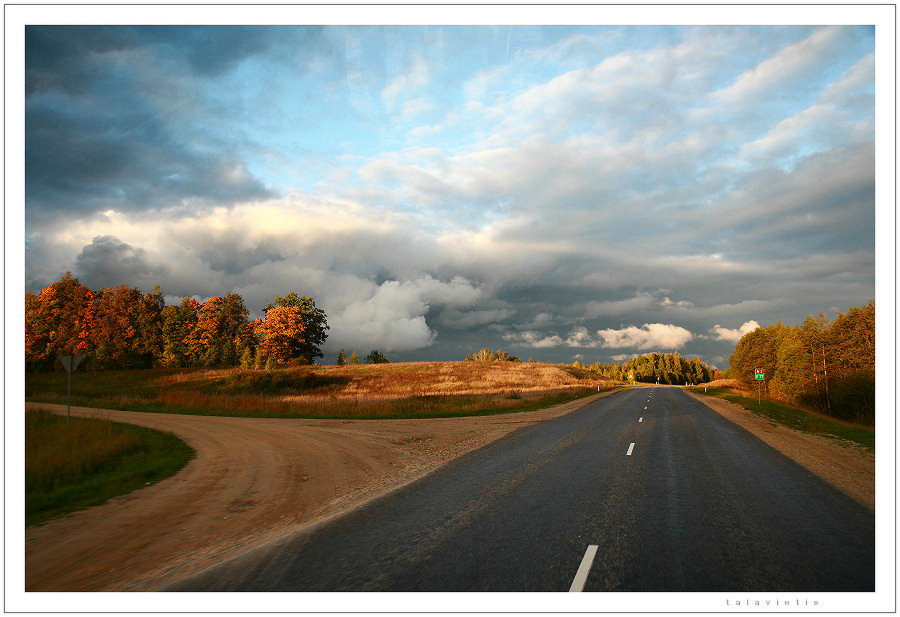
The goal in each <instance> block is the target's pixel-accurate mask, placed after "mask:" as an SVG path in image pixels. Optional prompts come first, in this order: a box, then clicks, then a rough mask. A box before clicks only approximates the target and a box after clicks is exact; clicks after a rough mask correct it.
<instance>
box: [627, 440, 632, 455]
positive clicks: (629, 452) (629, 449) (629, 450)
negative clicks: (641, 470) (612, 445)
mask: <svg viewBox="0 0 900 617" xmlns="http://www.w3.org/2000/svg"><path fill="white" fill-rule="evenodd" d="M633 451H634V442H633V441H632V442H631V445H630V446H628V452H626V453H625V456H631V453H632V452H633Z"/></svg>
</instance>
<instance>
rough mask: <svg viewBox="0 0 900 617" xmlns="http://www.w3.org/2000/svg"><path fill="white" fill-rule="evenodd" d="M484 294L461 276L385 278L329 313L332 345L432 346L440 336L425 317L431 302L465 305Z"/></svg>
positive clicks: (404, 348)
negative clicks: (369, 291)
mask: <svg viewBox="0 0 900 617" xmlns="http://www.w3.org/2000/svg"><path fill="white" fill-rule="evenodd" d="M480 296H481V291H480V290H479V289H477V288H476V287H474V286H473V285H472V283H470V282H469V281H467V280H465V279H463V278H461V277H455V278H454V279H453V280H451V281H450V282H449V283H444V282H441V281H438V280H436V279H434V278H432V277H425V278H421V279H418V280H415V281H407V282H402V283H401V282H399V281H386V282H384V283H382V284H381V285H379V286H378V287H377V288H376V289H375V290H374V293H372V294H371V295H370V296H369V297H367V298H365V299H362V300H360V301H358V302H354V303H352V304H350V305H348V306H345V307H344V308H343V309H342V310H340V311H338V312H337V313H336V314H334V315H333V316H330V318H329V319H330V322H331V329H332V331H333V333H334V334H333V338H331V339H329V341H328V347H329V349H332V348H338V347H354V346H355V347H361V348H364V349H379V350H382V351H387V352H392V351H410V350H415V349H421V348H423V347H428V346H429V345H431V344H432V343H434V340H435V337H436V334H435V332H434V330H432V329H431V327H429V325H428V323H427V322H426V319H425V316H426V314H427V313H428V310H429V309H430V308H431V307H432V306H435V305H441V306H447V307H451V308H459V307H466V306H470V305H472V304H474V303H475V302H476V301H477V300H478V299H479V298H480Z"/></svg>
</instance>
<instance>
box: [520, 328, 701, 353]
mask: <svg viewBox="0 0 900 617" xmlns="http://www.w3.org/2000/svg"><path fill="white" fill-rule="evenodd" d="M503 338H504V340H506V341H510V342H515V343H520V344H525V345H528V346H530V347H534V348H537V349H539V348H542V347H563V346H565V347H570V348H590V349H597V348H606V349H628V348H630V349H637V350H642V351H644V350H658V349H679V348H680V347H683V346H684V345H685V343H687V342H688V341H690V340H692V339H693V338H694V335H693V334H691V332H690V330H687V329H685V328H682V327H681V326H676V325H673V324H661V323H652V324H644V325H643V326H641V327H640V328H638V327H637V326H629V327H627V328H622V329H619V330H613V329H606V330H598V331H597V332H596V334H594V335H592V334H591V333H590V331H589V330H588V329H587V328H585V327H583V326H580V327H577V328H574V329H573V330H572V331H571V332H569V334H568V336H567V337H566V338H565V339H563V338H562V337H560V336H559V335H556V334H553V335H548V334H544V333H541V332H536V331H533V330H527V331H525V332H516V333H509V334H506V335H505V336H504V337H503Z"/></svg>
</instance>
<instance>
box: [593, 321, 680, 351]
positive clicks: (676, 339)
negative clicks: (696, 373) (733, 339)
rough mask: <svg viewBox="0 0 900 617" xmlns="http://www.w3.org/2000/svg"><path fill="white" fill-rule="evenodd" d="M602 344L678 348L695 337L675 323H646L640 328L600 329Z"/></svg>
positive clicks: (622, 346)
mask: <svg viewBox="0 0 900 617" xmlns="http://www.w3.org/2000/svg"><path fill="white" fill-rule="evenodd" d="M597 336H598V337H600V346H601V347H607V348H612V349H622V348H628V347H631V348H634V349H642V350H647V349H678V348H679V347H682V346H683V345H684V344H685V343H687V342H688V341H690V340H691V339H693V338H694V335H693V334H691V332H690V330H686V329H685V328H682V327H681V326H676V325H673V324H661V323H650V324H647V323H645V324H644V325H643V326H641V327H640V328H638V327H637V326H629V327H627V328H622V329H620V330H613V329H606V330H598V331H597Z"/></svg>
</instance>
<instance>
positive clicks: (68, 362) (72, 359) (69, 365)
mask: <svg viewBox="0 0 900 617" xmlns="http://www.w3.org/2000/svg"><path fill="white" fill-rule="evenodd" d="M82 360H84V356H60V357H59V361H60V362H62V365H63V366H64V367H66V373H68V374H69V386H68V390H67V391H66V424H68V423H69V411H70V409H71V402H72V371H74V370H75V367H76V366H78V363H79V362H81V361H82Z"/></svg>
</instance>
